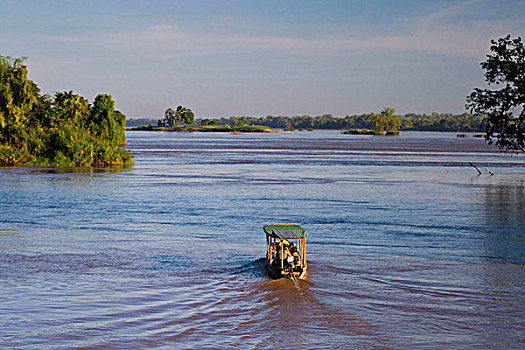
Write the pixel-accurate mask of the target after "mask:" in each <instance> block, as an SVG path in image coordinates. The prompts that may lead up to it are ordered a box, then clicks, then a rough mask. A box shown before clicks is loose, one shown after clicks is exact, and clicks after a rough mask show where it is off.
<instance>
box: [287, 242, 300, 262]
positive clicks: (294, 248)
mask: <svg viewBox="0 0 525 350" xmlns="http://www.w3.org/2000/svg"><path fill="white" fill-rule="evenodd" d="M290 253H292V256H293V259H294V261H293V263H294V265H299V261H301V255H300V254H299V251H298V250H297V246H296V245H295V244H293V243H292V244H291V246H290Z"/></svg>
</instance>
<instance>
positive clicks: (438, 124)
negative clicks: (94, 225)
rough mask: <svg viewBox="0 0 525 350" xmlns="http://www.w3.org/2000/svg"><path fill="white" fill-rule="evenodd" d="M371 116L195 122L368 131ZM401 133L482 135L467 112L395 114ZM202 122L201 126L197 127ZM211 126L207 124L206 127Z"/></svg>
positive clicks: (136, 121) (131, 121)
mask: <svg viewBox="0 0 525 350" xmlns="http://www.w3.org/2000/svg"><path fill="white" fill-rule="evenodd" d="M373 117H374V113H366V114H359V115H358V114H355V115H347V116H346V117H336V116H333V115H331V114H323V115H320V116H316V117H312V116H309V115H301V116H292V117H289V116H278V117H276V116H271V115H268V116H265V117H248V116H244V117H229V118H216V119H211V118H204V119H195V122H196V124H197V125H230V126H234V125H235V122H236V120H237V121H238V120H244V121H245V122H246V123H247V124H248V125H261V126H266V127H268V128H272V129H281V130H285V129H286V130H314V129H316V130H350V129H369V130H372V129H373V128H374V127H373V124H372V118H373ZM398 117H399V121H400V125H399V127H398V130H401V131H453V132H483V131H485V129H484V127H483V126H482V121H483V117H482V116H473V115H471V114H470V113H463V114H450V113H431V114H415V113H408V114H404V115H398ZM157 123H158V120H157V119H146V118H144V119H129V120H128V121H127V125H128V126H134V127H136V126H141V125H148V124H152V125H157ZM201 123H202V124H201ZM208 123H211V124H208Z"/></svg>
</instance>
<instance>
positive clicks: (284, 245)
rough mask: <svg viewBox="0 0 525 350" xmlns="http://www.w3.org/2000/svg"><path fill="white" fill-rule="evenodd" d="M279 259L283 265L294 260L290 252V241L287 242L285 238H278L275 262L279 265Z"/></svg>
mask: <svg viewBox="0 0 525 350" xmlns="http://www.w3.org/2000/svg"><path fill="white" fill-rule="evenodd" d="M281 254H282V256H281ZM281 259H282V260H283V265H285V266H288V265H290V264H292V263H293V261H294V258H293V255H292V253H291V252H290V242H288V241H287V240H286V239H283V240H280V241H279V243H278V249H277V259H276V260H275V263H276V264H277V265H280V264H281Z"/></svg>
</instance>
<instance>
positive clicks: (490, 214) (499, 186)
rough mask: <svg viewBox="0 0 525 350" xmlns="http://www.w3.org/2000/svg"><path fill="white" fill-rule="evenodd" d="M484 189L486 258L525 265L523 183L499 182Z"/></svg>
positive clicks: (524, 189)
mask: <svg viewBox="0 0 525 350" xmlns="http://www.w3.org/2000/svg"><path fill="white" fill-rule="evenodd" d="M484 188H485V190H484V198H483V205H484V208H485V215H484V216H483V219H484V222H485V227H486V237H485V256H486V257H487V258H489V259H498V260H502V261H504V262H512V263H519V264H525V180H524V179H519V178H507V179H501V180H497V181H495V182H494V183H491V184H487V185H486V186H485V187H484Z"/></svg>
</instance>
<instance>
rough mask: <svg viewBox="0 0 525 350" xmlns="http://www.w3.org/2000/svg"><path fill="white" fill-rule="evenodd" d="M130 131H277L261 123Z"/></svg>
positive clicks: (147, 128) (138, 128) (131, 129)
mask: <svg viewBox="0 0 525 350" xmlns="http://www.w3.org/2000/svg"><path fill="white" fill-rule="evenodd" d="M127 130H130V131H157V132H230V133H272V132H276V131H275V130H274V129H271V128H269V127H266V126H260V125H243V126H229V125H206V126H198V125H179V126H171V127H169V126H152V125H145V126H138V127H134V128H129V129H127Z"/></svg>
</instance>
